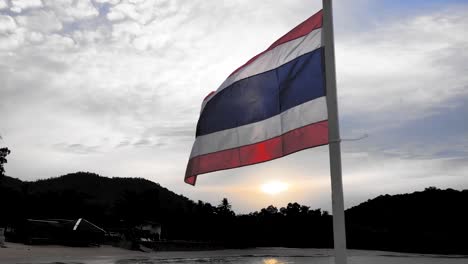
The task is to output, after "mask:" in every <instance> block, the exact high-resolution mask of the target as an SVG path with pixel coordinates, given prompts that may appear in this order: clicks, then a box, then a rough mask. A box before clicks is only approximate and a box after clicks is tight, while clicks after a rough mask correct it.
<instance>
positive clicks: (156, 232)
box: [136, 221, 161, 241]
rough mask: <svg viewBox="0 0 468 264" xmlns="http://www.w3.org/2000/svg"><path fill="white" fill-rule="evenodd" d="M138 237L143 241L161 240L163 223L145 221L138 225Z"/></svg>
mask: <svg viewBox="0 0 468 264" xmlns="http://www.w3.org/2000/svg"><path fill="white" fill-rule="evenodd" d="M136 231H137V233H138V237H139V238H140V240H142V241H159V240H160V239H161V224H160V223H157V222H153V221H144V222H143V223H142V224H140V225H138V226H136Z"/></svg>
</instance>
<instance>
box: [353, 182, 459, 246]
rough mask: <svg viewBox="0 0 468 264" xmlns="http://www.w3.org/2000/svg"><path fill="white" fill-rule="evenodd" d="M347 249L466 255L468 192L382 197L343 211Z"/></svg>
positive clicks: (431, 191)
mask: <svg viewBox="0 0 468 264" xmlns="http://www.w3.org/2000/svg"><path fill="white" fill-rule="evenodd" d="M346 223H347V233H348V241H349V246H350V247H353V248H367V249H380V250H393V251H407V252H423V253H459V254H461V253H463V254H468V190H463V191H457V190H453V189H447V190H440V189H437V188H435V187H429V188H426V189H425V190H424V191H421V192H414V193H410V194H397V195H388V194H387V195H381V196H378V197H376V198H374V199H371V200H368V201H366V202H364V203H361V204H359V205H358V206H355V207H352V208H350V209H348V210H347V211H346Z"/></svg>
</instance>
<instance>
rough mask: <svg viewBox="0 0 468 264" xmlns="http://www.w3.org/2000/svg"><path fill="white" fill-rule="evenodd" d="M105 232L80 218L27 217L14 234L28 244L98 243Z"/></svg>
mask: <svg viewBox="0 0 468 264" xmlns="http://www.w3.org/2000/svg"><path fill="white" fill-rule="evenodd" d="M105 234H106V231H105V230H104V229H102V228H100V227H98V226H97V225H95V224H93V223H91V222H89V221H87V220H86V219H83V218H79V219H77V220H69V219H26V220H25V221H24V222H23V223H22V224H20V225H18V226H17V227H16V228H15V233H14V234H12V235H13V236H14V237H15V238H16V240H18V241H21V242H24V243H26V244H65V245H98V244H100V243H102V241H103V239H104V235H105Z"/></svg>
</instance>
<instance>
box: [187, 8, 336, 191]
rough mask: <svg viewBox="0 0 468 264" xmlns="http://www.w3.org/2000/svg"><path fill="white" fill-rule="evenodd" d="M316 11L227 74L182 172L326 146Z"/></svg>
mask: <svg viewBox="0 0 468 264" xmlns="http://www.w3.org/2000/svg"><path fill="white" fill-rule="evenodd" d="M322 43H323V42H322V11H319V12H318V13H316V14H315V15H313V16H312V17H310V18H309V19H307V20H306V21H304V22H303V23H301V24H300V25H298V26H297V27H295V28H294V29H293V30H291V31H290V32H288V33H287V34H286V35H284V36H283V37H281V38H280V39H278V40H277V41H276V42H275V43H273V44H272V45H271V46H270V47H269V48H268V49H267V50H265V51H264V52H262V53H260V54H258V55H257V56H255V57H253V58H252V59H250V60H249V61H248V62H247V63H245V64H244V65H242V66H241V67H240V68H238V69H237V70H235V71H234V72H233V73H232V74H231V75H229V77H228V78H227V79H226V80H225V81H224V82H223V83H222V84H221V86H220V87H219V88H218V90H216V91H215V92H212V93H211V94H210V95H209V96H208V97H207V98H205V100H204V101H203V104H202V110H201V113H200V119H199V120H198V124H197V131H196V139H195V143H194V145H193V148H192V152H191V154H190V159H189V162H188V165H187V170H186V173H185V182H186V183H188V184H192V185H195V182H196V179H197V175H199V174H202V173H207V172H213V171H218V170H224V169H230V168H236V167H241V166H246V165H252V164H255V163H260V162H264V161H269V160H273V159H276V158H280V157H283V156H286V155H289V154H291V153H294V152H296V151H299V150H303V149H306V148H312V147H316V146H321V145H325V144H328V121H327V119H328V115H327V102H326V96H325V69H324V49H323V44H322Z"/></svg>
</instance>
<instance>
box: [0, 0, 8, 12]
mask: <svg viewBox="0 0 468 264" xmlns="http://www.w3.org/2000/svg"><path fill="white" fill-rule="evenodd" d="M6 8H8V2H7V1H6V0H0V10H3V9H6Z"/></svg>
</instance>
